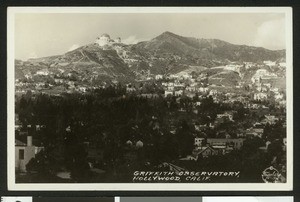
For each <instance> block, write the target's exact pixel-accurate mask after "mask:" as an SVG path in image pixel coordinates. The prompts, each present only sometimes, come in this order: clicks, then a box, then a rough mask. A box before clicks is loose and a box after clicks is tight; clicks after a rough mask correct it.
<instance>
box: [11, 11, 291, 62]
mask: <svg viewBox="0 0 300 202" xmlns="http://www.w3.org/2000/svg"><path fill="white" fill-rule="evenodd" d="M165 31H170V32H173V33H175V34H178V35H181V36H187V37H195V38H206V39H220V40H224V41H227V42H229V43H233V44H239V45H250V46H259V47H264V48H267V49H271V50H278V49H284V48H285V15H284V14H283V13H180V14H179V13H135V14H134V13H119V14H112V13H80V14H78V13H77V14H76V13H17V14H15V58H16V59H22V60H26V59H28V58H36V57H45V56H51V55H59V54H63V53H65V52H67V51H70V50H73V49H75V48H77V47H80V46H82V45H86V44H90V43H93V42H94V41H95V39H96V37H98V36H100V35H101V34H103V33H107V34H109V35H110V37H111V38H112V39H114V38H116V37H121V39H122V42H123V43H127V44H132V43H137V42H139V41H145V40H150V39H152V38H154V37H156V36H158V35H160V34H161V33H163V32H165Z"/></svg>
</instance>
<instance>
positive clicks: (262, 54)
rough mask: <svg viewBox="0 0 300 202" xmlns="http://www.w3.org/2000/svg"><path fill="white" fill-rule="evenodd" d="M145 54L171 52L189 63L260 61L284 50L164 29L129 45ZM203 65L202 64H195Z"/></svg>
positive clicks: (271, 58) (278, 56)
mask: <svg viewBox="0 0 300 202" xmlns="http://www.w3.org/2000/svg"><path fill="white" fill-rule="evenodd" d="M133 47H134V49H136V50H138V51H139V52H144V53H146V55H159V54H160V55H169V56H171V55H173V56H174V55H175V56H178V57H185V58H187V57H188V58H190V59H192V60H193V62H196V63H201V62H202V61H207V60H209V61H212V60H216V61H226V60H230V61H242V62H261V61H265V60H271V61H276V60H281V59H282V58H283V57H285V50H278V51H277V50H276V51H272V50H268V49H265V48H260V47H253V46H246V45H234V44H230V43H228V42H225V41H221V40H218V39H197V38H192V37H182V36H179V35H176V34H174V33H171V32H164V33H162V34H161V35H159V36H157V37H155V38H154V39H152V40H150V41H146V42H141V43H138V44H137V45H135V46H133ZM199 65H203V66H207V65H204V64H199Z"/></svg>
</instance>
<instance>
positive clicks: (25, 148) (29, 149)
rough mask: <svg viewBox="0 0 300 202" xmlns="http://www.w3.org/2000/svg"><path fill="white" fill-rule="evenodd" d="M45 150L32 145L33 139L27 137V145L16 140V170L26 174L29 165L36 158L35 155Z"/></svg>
mask: <svg viewBox="0 0 300 202" xmlns="http://www.w3.org/2000/svg"><path fill="white" fill-rule="evenodd" d="M42 150H43V147H36V146H34V145H32V137H31V136H27V144H25V143H23V142H21V141H19V140H16V141H15V169H16V170H18V171H21V172H26V165H27V163H28V162H29V161H30V160H31V159H33V158H35V155H36V154H37V153H39V152H40V151H42Z"/></svg>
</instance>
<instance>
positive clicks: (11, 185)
mask: <svg viewBox="0 0 300 202" xmlns="http://www.w3.org/2000/svg"><path fill="white" fill-rule="evenodd" d="M7 13H8V14H7V37H8V38H7V45H8V46H7V54H8V59H7V64H8V66H7V86H8V89H7V103H8V106H7V132H8V134H7V144H8V146H7V152H8V157H7V158H8V159H7V160H8V165H7V169H8V172H7V180H8V190H55V191H63V190H114V191H120V190H122V191H123V190H124V191H126V190H138V191H140V190H148V191H154V190H161V191H163V190H166V191H175V190H181V191H200V190H201V191H204V190H205V191H214V190H219V191H220V190H222V191H223V190H224V191H225V190H237V191H238V190H252V191H262V190H274V191H275V190H277V191H279V190H292V189H293V62H292V59H293V58H292V56H293V50H292V8H290V7H180V8H179V7H147V8H146V7H8V9H7ZM16 13H283V14H285V16H286V18H285V19H286V64H287V71H286V78H287V79H286V86H287V90H286V93H287V107H286V109H287V183H283V184H281V183H278V184H264V183H190V184H189V183H169V184H166V183H150V184H149V183H96V184H94V183H93V184H88V183H78V184H75V183H65V184H62V183H57V184H55V183H53V184H46V183H27V184H25V183H24V184H20V183H18V184H16V183H15V159H14V158H15V149H14V124H15V120H14V119H15V117H14V115H15V113H14V103H15V100H14V99H15V92H14V89H15V88H14V87H15V86H14V80H15V79H14V58H15V57H14V47H15V44H14V26H15V24H14V22H15V18H14V17H15V14H16Z"/></svg>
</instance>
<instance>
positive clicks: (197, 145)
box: [194, 137, 204, 147]
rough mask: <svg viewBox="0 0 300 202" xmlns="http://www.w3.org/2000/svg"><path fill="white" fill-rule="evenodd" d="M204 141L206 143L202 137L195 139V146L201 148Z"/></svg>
mask: <svg viewBox="0 0 300 202" xmlns="http://www.w3.org/2000/svg"><path fill="white" fill-rule="evenodd" d="M203 141H204V138H201V137H195V139H194V145H195V146H196V147H201V146H202V143H203Z"/></svg>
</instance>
